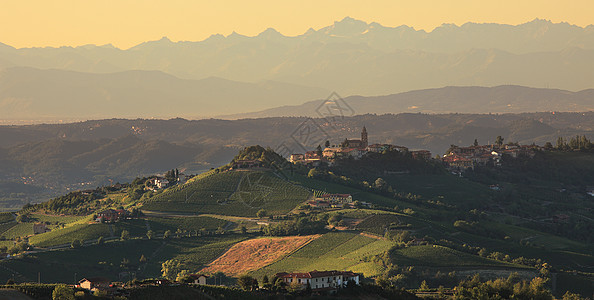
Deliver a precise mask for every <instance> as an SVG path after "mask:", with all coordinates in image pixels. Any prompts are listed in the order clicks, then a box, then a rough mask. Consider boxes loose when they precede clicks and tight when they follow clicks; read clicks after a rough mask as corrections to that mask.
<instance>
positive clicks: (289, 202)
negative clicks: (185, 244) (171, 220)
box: [143, 172, 309, 216]
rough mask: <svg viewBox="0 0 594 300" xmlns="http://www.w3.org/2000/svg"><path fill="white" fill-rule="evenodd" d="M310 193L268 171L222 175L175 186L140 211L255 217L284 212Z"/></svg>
mask: <svg viewBox="0 0 594 300" xmlns="http://www.w3.org/2000/svg"><path fill="white" fill-rule="evenodd" d="M308 197H309V192H308V191H307V190H306V189H304V188H302V187H299V186H295V185H293V184H291V183H289V182H287V181H285V180H282V179H280V178H277V177H276V176H274V175H273V174H271V173H269V172H224V173H218V174H212V175H209V176H203V177H202V178H199V179H196V180H194V181H192V182H191V183H188V184H185V185H182V186H176V187H173V188H171V189H168V190H166V191H164V192H163V193H161V194H158V195H156V196H154V197H152V198H150V199H148V200H147V201H146V203H145V204H144V206H143V209H146V210H154V211H171V212H194V213H212V214H225V215H231V216H255V215H256V213H257V212H258V210H260V209H266V210H267V211H269V212H271V213H286V212H288V211H290V210H291V209H293V208H294V207H296V206H297V205H299V204H300V203H302V202H303V201H305V200H307V198H308Z"/></svg>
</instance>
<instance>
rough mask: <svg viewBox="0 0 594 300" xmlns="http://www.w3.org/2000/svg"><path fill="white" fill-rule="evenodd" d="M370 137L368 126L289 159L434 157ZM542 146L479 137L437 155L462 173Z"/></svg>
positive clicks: (529, 153)
mask: <svg viewBox="0 0 594 300" xmlns="http://www.w3.org/2000/svg"><path fill="white" fill-rule="evenodd" d="M368 141H369V138H368V134H367V128H366V127H365V126H364V127H363V130H362V131H361V138H360V139H345V140H344V141H343V142H342V143H341V144H339V145H331V144H330V142H329V141H326V143H325V148H323V149H322V147H321V145H320V146H318V148H317V149H316V150H312V151H307V152H305V153H296V154H291V155H290V157H289V161H290V162H291V163H294V164H300V165H306V166H309V167H317V166H319V165H320V164H321V163H326V164H328V166H332V165H334V164H335V163H336V161H337V160H339V159H342V158H353V159H361V158H362V157H363V156H364V155H366V154H368V153H385V152H387V151H396V152H400V153H409V154H410V155H411V156H412V157H413V158H414V159H423V160H430V159H432V156H431V152H430V151H429V150H409V149H408V148H407V147H404V146H398V145H390V144H371V145H369V142H368ZM542 150H545V148H544V147H540V146H537V145H535V144H533V145H520V144H518V143H508V144H503V138H502V137H497V140H496V143H495V144H491V145H479V144H478V142H476V141H475V144H474V145H472V146H469V147H460V146H455V145H452V146H451V147H450V149H448V150H447V152H446V153H445V154H444V155H443V156H437V157H436V158H435V159H437V160H440V161H442V162H443V163H444V165H445V166H446V167H447V168H448V169H449V170H450V171H452V172H454V173H459V172H460V171H463V170H466V169H474V167H476V166H486V165H488V164H492V165H494V166H500V165H501V160H502V157H503V155H509V156H510V157H513V158H517V157H519V156H528V157H534V155H535V153H536V151H542Z"/></svg>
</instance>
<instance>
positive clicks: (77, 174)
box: [0, 112, 594, 208]
mask: <svg viewBox="0 0 594 300" xmlns="http://www.w3.org/2000/svg"><path fill="white" fill-rule="evenodd" d="M311 121H312V120H308V119H307V118H304V117H276V118H260V119H241V120H220V119H205V120H196V121H189V120H184V119H171V120H146V119H134V120H125V119H110V120H96V121H86V122H78V123H70V124H53V125H52V124H51V125H30V126H0V136H2V139H0V208H1V207H2V205H4V204H2V203H1V202H2V201H4V200H2V199H3V198H4V199H12V200H10V201H12V202H11V203H14V204H13V205H16V206H17V207H18V206H19V205H22V203H23V201H39V200H40V199H45V198H47V197H49V196H51V195H58V194H61V193H63V192H65V191H67V188H69V189H84V188H86V187H88V186H97V185H100V184H107V183H109V179H111V180H114V181H120V182H124V181H128V180H131V179H133V178H134V177H136V176H142V175H150V174H154V173H162V172H165V171H167V170H170V169H172V168H179V169H182V170H183V169H187V172H188V173H196V172H199V171H201V170H206V169H209V168H211V167H218V166H220V165H222V164H225V163H227V162H229V160H231V159H232V158H233V156H234V155H235V154H236V153H237V150H238V149H241V148H242V147H245V146H247V145H255V144H259V145H262V146H269V147H271V148H272V149H275V150H278V151H283V149H282V148H280V147H279V146H281V145H285V146H286V147H288V148H289V149H288V151H290V152H297V153H298V152H303V149H302V148H301V147H300V146H298V145H296V144H295V140H294V139H293V137H294V134H295V132H296V131H297V129H298V128H303V126H304V125H303V124H304V122H307V123H305V124H312V123H311ZM313 122H315V124H317V125H314V126H320V127H321V128H323V130H324V132H325V133H326V134H327V135H326V136H323V137H322V138H323V139H324V140H325V139H328V140H330V142H331V143H340V142H342V141H343V140H344V139H345V138H354V137H358V136H359V134H360V131H361V128H362V127H363V126H366V127H367V130H368V132H369V141H370V142H371V143H391V144H397V145H402V146H406V147H409V148H411V149H429V150H431V151H432V153H433V155H436V154H443V153H444V151H445V150H446V149H447V148H448V147H449V146H450V145H451V144H457V145H470V144H472V142H473V141H474V139H475V138H476V139H478V141H479V143H481V144H486V143H489V142H493V141H494V139H495V137H496V136H498V135H501V136H503V137H504V138H505V141H506V142H507V141H514V142H516V141H517V142H520V143H523V144H529V143H532V142H535V143H537V144H540V145H543V144H544V143H545V142H547V141H550V142H553V143H554V142H555V141H556V139H557V137H558V136H563V137H569V136H575V135H578V134H579V135H586V136H588V137H589V138H592V136H593V133H594V112H587V113H554V114H553V113H526V114H441V115H429V114H419V113H414V114H411V113H407V114H397V115H393V114H385V115H373V114H365V115H358V116H354V117H345V118H343V119H337V120H336V124H335V125H334V126H329V124H327V123H326V122H325V121H324V120H321V119H313ZM318 133H319V132H318ZM315 140H316V139H315V137H314V138H312V139H309V141H310V142H309V143H307V144H306V145H304V146H305V147H307V148H308V149H314V148H315V147H316V146H317V143H315V142H314V141H315ZM285 154H286V153H285ZM81 183H85V184H81ZM87 183H88V184H87ZM19 193H20V194H19Z"/></svg>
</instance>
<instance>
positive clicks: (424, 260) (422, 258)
mask: <svg viewBox="0 0 594 300" xmlns="http://www.w3.org/2000/svg"><path fill="white" fill-rule="evenodd" d="M390 258H391V259H392V262H393V263H394V264H397V265H405V266H426V267H512V268H513V267H520V266H517V265H513V264H510V263H506V262H501V261H496V260H492V259H487V258H483V257H480V256H476V255H470V254H467V253H463V252H460V251H457V250H454V249H450V248H447V247H442V246H437V245H425V246H415V247H407V248H402V249H397V250H394V251H392V252H391V253H390Z"/></svg>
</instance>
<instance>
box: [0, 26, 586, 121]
mask: <svg viewBox="0 0 594 300" xmlns="http://www.w3.org/2000/svg"><path fill="white" fill-rule="evenodd" d="M0 69H4V71H3V72H2V75H1V78H0V112H4V115H2V116H0V118H6V115H7V114H8V115H11V116H16V115H17V113H18V114H20V115H27V116H29V119H35V118H36V117H39V114H40V112H45V113H46V114H47V115H50V114H53V111H54V110H55V108H54V107H52V105H54V104H53V103H56V104H55V106H58V105H59V106H61V107H62V108H64V109H65V110H66V112H67V114H66V116H72V115H73V114H75V115H80V116H81V118H82V119H84V118H89V117H90V118H98V117H106V114H105V113H103V112H102V110H101V109H102V108H107V107H111V106H112V105H113V104H114V103H117V105H118V106H119V107H120V110H118V112H117V113H114V112H113V110H110V115H109V116H110V117H148V116H152V117H161V118H163V117H169V116H183V117H192V116H215V115H221V114H235V113H239V112H248V111H259V110H262V109H267V108H273V107H277V106H283V105H296V104H299V103H303V102H306V101H311V100H316V99H323V98H324V97H325V96H326V95H327V94H329V92H330V91H336V92H338V93H339V94H341V95H343V96H350V95H364V96H377V95H389V94H394V93H399V92H406V91H411V90H419V89H427V88H438V87H444V86H498V85H509V84H514V85H522V86H530V87H551V88H559V89H564V90H569V91H579V90H584V89H589V88H592V78H594V26H592V25H590V26H587V27H585V28H582V27H578V26H573V25H569V24H567V23H551V22H550V21H545V20H539V19H536V20H534V21H531V22H528V23H525V24H521V25H517V26H511V25H501V24H475V23H467V24H464V25H462V26H455V25H448V24H444V25H442V26H440V27H438V28H436V29H434V30H433V31H431V32H425V31H422V30H420V31H419V30H415V29H413V28H410V27H407V26H399V27H396V28H390V27H384V26H382V25H380V24H378V23H366V22H363V21H359V20H355V19H352V18H345V19H343V20H342V21H339V22H335V23H334V24H332V25H330V26H328V27H324V28H321V29H319V30H313V29H310V30H308V31H307V32H306V33H304V34H302V35H299V36H294V37H288V36H283V35H282V34H280V33H279V32H277V31H276V30H274V29H268V30H265V31H264V32H262V33H260V34H259V35H257V36H254V37H247V36H242V35H240V34H237V33H233V34H231V35H229V36H226V37H225V36H222V35H213V36H211V37H210V38H208V39H206V40H203V41H198V42H172V41H170V40H169V39H167V38H163V39H161V40H158V41H151V42H146V43H142V44H140V45H137V46H135V47H132V48H130V49H126V50H122V49H118V48H115V47H113V46H110V45H105V46H95V45H86V46H80V47H75V48H72V47H61V48H23V49H15V48H13V47H10V46H8V45H3V44H0ZM66 71H69V72H66ZM70 71H72V72H70ZM141 71H144V72H148V73H144V72H141ZM155 71H160V72H164V73H167V74H169V75H173V76H175V77H177V78H175V77H172V76H169V75H166V74H163V73H158V72H155ZM221 78H224V79H221ZM225 79H226V80H225ZM143 99H146V101H143ZM156 99H159V100H160V101H161V102H160V104H155V101H157V100H156ZM43 102H47V104H43ZM231 102H233V104H232V105H231V104H230V103H231ZM436 102H437V101H436ZM506 102H507V101H506ZM49 103H52V104H49ZM98 103H100V104H98ZM165 103H168V105H163V104H165ZM26 105H29V106H28V108H25V109H23V111H20V112H19V111H18V110H15V109H14V107H17V108H21V109H22V107H24V106H26ZM83 105H91V106H90V107H91V108H92V110H93V112H92V113H91V112H89V111H86V112H85V111H81V110H80V109H79V108H80V107H82V106H83ZM38 106H39V107H38ZM559 106H562V104H560V105H559ZM149 107H150V108H155V107H159V108H158V109H156V108H155V109H153V110H150V109H149ZM176 109H177V110H176ZM537 109H538V108H536V107H535V108H532V110H537ZM561 110H572V108H571V106H568V108H567V109H561ZM180 111H183V114H180ZM503 111H507V110H503ZM483 112H487V111H483ZM54 116H56V115H55V114H54ZM56 117H57V116H56ZM19 118H20V117H19Z"/></svg>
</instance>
